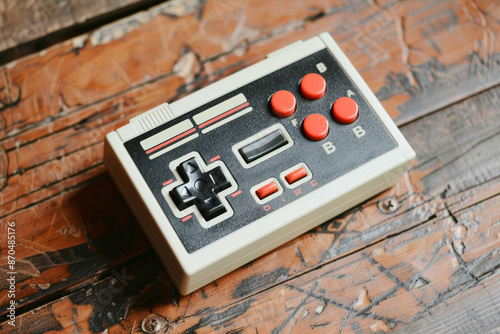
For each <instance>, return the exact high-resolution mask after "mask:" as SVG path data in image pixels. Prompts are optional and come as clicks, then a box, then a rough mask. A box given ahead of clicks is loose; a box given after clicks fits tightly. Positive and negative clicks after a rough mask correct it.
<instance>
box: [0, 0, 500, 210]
mask: <svg viewBox="0 0 500 334" xmlns="http://www.w3.org/2000/svg"><path fill="white" fill-rule="evenodd" d="M216 4H217V3H215V4H212V3H211V2H209V3H208V4H206V6H205V7H203V6H202V5H201V4H199V3H198V2H196V1H186V2H172V3H167V4H165V5H162V6H159V7H155V8H154V9H152V10H151V11H149V12H146V13H141V14H138V15H135V16H133V17H131V18H129V19H126V20H124V21H123V22H120V23H116V24H114V25H111V26H108V27H105V28H102V29H100V30H98V31H95V32H94V33H92V34H91V35H84V36H82V37H81V38H78V39H75V40H73V41H72V42H71V43H69V44H66V45H60V46H58V47H54V48H52V49H51V50H49V51H46V52H45V53H44V54H42V55H40V56H36V57H29V58H27V59H25V60H22V61H20V62H19V63H14V64H11V65H9V66H8V67H7V68H5V69H4V70H3V75H2V76H1V77H0V79H1V80H2V84H1V85H0V87H2V88H3V89H2V94H0V96H4V98H3V99H1V100H0V101H3V102H1V103H2V107H0V109H3V111H2V114H1V116H2V117H0V120H1V122H0V133H2V136H3V139H2V140H1V142H0V143H1V145H2V147H3V151H1V156H2V157H3V158H2V161H4V163H3V164H1V166H2V168H1V169H0V172H3V174H1V175H0V181H1V183H2V184H3V185H4V187H5V189H4V190H3V191H2V196H1V201H0V216H1V217H5V216H6V215H8V214H12V213H13V212H15V211H16V210H19V209H22V208H24V207H26V205H29V204H30V203H33V202H35V203H36V202H38V201H40V200H42V199H43V196H45V195H44V194H47V195H49V194H54V193H55V192H57V189H56V190H54V191H47V190H46V189H44V186H46V185H49V186H48V187H49V188H57V186H56V185H54V183H59V184H60V182H61V178H63V179H67V178H71V177H72V176H75V175H78V174H79V173H81V172H82V171H83V170H87V169H88V168H93V167H95V166H97V165H98V164H99V163H100V161H99V159H98V158H97V157H96V153H97V146H96V145H99V144H98V143H99V142H100V141H101V140H102V138H103V136H104V134H105V133H106V132H107V131H109V130H110V129H113V128H116V127H118V126H120V125H122V124H124V122H125V121H126V119H127V118H128V117H130V116H133V115H136V114H138V113H140V112H141V111H144V110H146V109H148V108H150V107H152V106H154V105H156V104H159V103H161V102H163V101H164V100H165V99H168V100H171V99H175V98H178V97H179V95H183V94H185V93H186V91H191V90H194V89H196V88H198V87H199V86H200V85H204V84H206V83H207V81H212V80H215V79H217V78H219V77H221V76H225V75H227V74H228V73H231V72H232V71H234V70H235V68H234V67H232V66H233V64H235V63H236V64H237V65H236V68H239V67H241V66H243V65H244V64H249V63H251V62H254V61H256V60H257V59H260V58H262V55H264V54H266V53H267V52H269V51H271V50H273V49H274V48H276V47H277V46H280V45H285V44H286V43H289V42H290V40H292V39H296V38H306V37H308V36H310V35H311V34H315V33H317V32H319V31H321V30H324V29H325V26H326V25H331V24H332V23H335V30H334V31H333V34H334V36H336V37H337V38H338V39H339V42H340V43H341V45H342V46H343V47H344V49H345V50H346V51H347V53H348V55H350V56H351V58H352V60H353V62H354V64H355V65H356V66H357V67H358V68H361V70H362V72H363V74H364V75H365V77H367V80H368V81H369V83H370V85H371V86H372V87H373V88H374V89H375V90H379V91H380V90H381V89H382V88H381V86H380V85H383V83H380V84H377V82H376V80H379V79H380V78H382V77H384V76H387V75H389V74H388V73H389V72H387V66H382V67H381V66H378V65H377V66H375V65H376V64H375V63H374V64H373V66H368V65H367V59H369V57H368V56H367V54H366V53H364V52H365V51H362V50H361V49H360V48H356V45H357V44H359V43H360V41H363V40H364V39H361V38H360V37H359V36H358V35H359V34H362V32H359V34H356V35H354V36H352V35H348V36H344V35H343V33H342V29H343V27H344V25H342V26H337V23H336V22H337V21H338V20H345V19H346V18H345V17H349V16H350V17H351V19H352V20H354V21H356V20H358V21H359V22H363V24H368V23H369V22H372V21H370V20H375V23H373V25H377V24H381V25H382V26H381V27H379V28H380V29H375V30H376V31H377V32H378V34H380V36H379V35H377V36H378V37H377V38H380V39H381V40H382V39H383V38H386V36H387V34H389V31H386V29H389V28H388V27H391V25H390V24H388V22H392V21H391V20H390V19H391V18H392V19H395V14H394V13H400V14H401V15H403V14H404V13H406V12H408V14H405V15H409V16H410V17H413V16H412V15H415V13H420V12H422V13H428V11H429V10H431V9H432V8H434V7H432V5H429V3H426V2H423V3H421V4H419V5H415V4H412V5H411V6H410V5H409V4H408V6H410V7H409V8H406V7H403V5H400V6H398V7H395V8H392V7H388V9H386V10H387V11H388V12H389V13H393V14H394V15H393V16H388V17H387V18H386V19H387V22H386V21H381V18H380V17H379V16H378V15H375V13H378V12H376V11H375V9H376V8H374V7H370V6H371V5H367V4H365V3H354V5H352V4H351V5H347V4H345V3H340V4H338V3H336V2H333V5H332V6H333V7H321V6H320V7H318V9H317V10H319V11H320V12H319V13H322V12H324V13H327V14H328V15H326V14H325V15H323V16H321V15H320V18H316V19H315V20H312V19H311V18H310V17H311V15H313V14H314V13H315V12H311V10H310V9H309V10H304V11H303V12H301V13H303V14H298V13H295V14H293V15H294V16H293V19H294V20H296V21H297V22H298V23H297V26H298V27H302V28H303V29H305V30H303V31H297V30H292V31H291V32H289V33H287V34H284V33H279V31H280V30H279V29H282V25H280V22H281V23H282V24H284V23H283V22H284V21H286V19H287V18H290V17H289V16H290V15H292V12H288V13H287V14H286V13H282V14H279V13H275V14H274V15H278V16H277V17H276V18H275V19H276V20H275V21H273V22H275V23H274V25H276V26H273V27H272V28H273V29H277V31H278V33H276V32H274V33H273V34H272V35H271V36H268V35H269V34H270V32H269V29H270V27H268V26H267V25H266V22H262V21H259V20H257V21H256V22H253V21H251V22H253V23H252V26H259V25H260V26H262V28H261V29H264V30H263V32H259V31H257V30H258V29H257V30H255V31H254V33H253V35H252V34H251V33H250V30H248V29H243V28H241V30H242V32H241V33H240V34H239V35H238V36H237V37H234V36H228V35H227V34H228V32H226V30H225V29H223V31H216V32H214V31H212V30H213V28H209V30H208V31H204V32H203V33H200V32H199V31H200V29H201V30H202V31H203V29H202V28H203V27H206V26H207V25H208V24H209V23H211V24H212V23H214V22H215V23H217V22H219V24H226V22H225V21H224V22H221V18H222V17H225V15H226V14H227V15H229V14H231V15H232V14H234V15H236V14H238V15H240V16H245V17H246V16H249V17H250V18H251V19H252V20H256V18H255V17H254V16H255V15H257V14H255V13H253V12H251V11H250V9H249V8H246V7H244V6H243V5H242V4H239V3H234V4H233V5H234V6H229V8H227V7H223V8H224V9H221V7H220V6H217V5H216ZM335 5H338V6H340V7H335ZM318 6H319V5H318ZM367 6H368V7H367ZM419 6H423V7H422V8H420V7H419ZM439 6H440V7H439V10H441V9H442V7H443V6H444V7H443V8H447V11H448V12H449V11H453V10H454V8H455V7H454V6H455V4H453V6H452V4H451V3H449V2H446V1H445V2H442V3H440V4H439ZM446 6H452V7H446ZM481 6H482V7H481V8H483V7H485V6H486V7H485V8H488V9H492V10H491V12H492V14H491V15H493V16H494V15H496V14H495V13H496V12H497V11H495V10H494V9H495V8H496V7H492V6H493V5H492V4H491V3H486V2H485V3H482V5H481ZM384 8H385V7H384ZM202 9H203V16H202V17H201V21H200V20H199V19H198V14H199V13H200V12H201V10H202ZM247 11H250V12H247ZM280 13H281V12H280ZM460 13H461V11H460ZM316 14H318V13H316ZM316 14H314V15H316ZM280 15H284V16H280ZM286 15H288V16H286ZM300 15H303V16H300ZM314 15H313V16H314ZM374 15H375V16H374ZM457 15H458V14H457ZM491 15H490V16H491ZM467 18H468V16H466V17H460V19H457V20H455V21H454V22H455V23H454V24H456V25H459V23H460V22H462V23H463V24H466V25H468V24H470V22H469V21H467ZM153 22H154V23H153ZM294 22H295V21H294ZM300 22H302V23H300ZM339 22H341V21H339ZM382 22H385V23H384V24H382ZM431 23H432V24H435V22H434V21H432V22H431ZM431 23H429V24H431ZM227 24H229V23H227ZM231 24H232V25H233V26H232V27H233V28H235V26H234V24H236V23H234V22H233V23H231ZM432 24H431V26H430V27H427V30H429V31H434V30H435V29H434V28H432V29H431V27H433V25H432ZM167 25H168V27H169V29H171V30H169V31H175V37H174V35H168V34H167V35H165V33H164V31H165V29H166V28H165V29H164V28H163V27H166V26H167ZM211 26H212V25H211ZM452 26H453V27H455V25H452ZM418 27H419V29H423V27H422V26H421V25H419V26H418ZM134 28H135V29H134ZM306 28H307V29H306ZM338 29H340V30H338ZM419 29H417V28H415V31H413V32H412V34H411V36H413V35H414V34H417V35H418V33H419V31H420V30H419ZM427 30H425V31H427ZM439 31H440V33H441V34H442V33H444V32H443V30H439ZM207 33H210V34H215V33H217V34H218V35H220V36H218V38H217V39H216V40H217V41H218V44H217V43H215V42H214V41H213V40H212V39H210V40H209V39H207V38H205V39H203V38H202V37H203V34H207ZM221 34H222V35H221ZM266 34H267V35H266ZM254 35H255V36H254ZM116 36H122V39H125V41H126V42H125V43H121V39H117V37H116ZM145 36H147V37H145ZM251 36H254V37H252V38H251ZM259 36H261V37H260V38H261V39H260V40H259V39H258V38H259ZM262 36H263V37H262ZM425 36H430V35H429V33H427V32H426V33H425ZM234 38H236V40H234V41H233V40H231V39H234ZM429 38H430V37H429ZM158 40H165V43H164V44H162V46H161V47H158V43H157V41H158ZM415 40H416V41H418V42H419V43H420V42H421V40H420V39H418V38H417V39H415ZM427 42H429V43H430V39H427ZM227 43H230V44H227ZM245 43H246V44H245ZM471 43H472V42H471ZM242 45H247V48H246V50H243V51H242ZM466 46H467V45H466ZM466 46H464V45H462V44H460V50H462V51H463V50H464V47H465V50H466V49H467V47H466ZM470 46H471V49H470V50H468V51H467V50H466V51H467V52H473V51H472V50H473V49H472V44H470ZM454 48H458V45H456V46H455V47H454ZM129 49H132V50H134V52H132V53H131V52H129ZM387 50H392V51H391V52H392V53H391V54H396V51H397V48H395V49H390V48H389V47H388V48H387ZM453 50H454V49H453ZM366 52H368V51H366ZM457 52H458V51H457ZM467 52H465V53H467ZM494 54H495V53H494V52H493V51H492V54H491V55H490V56H491V57H494ZM443 57H445V56H443ZM110 59H111V60H112V62H111V64H112V66H110ZM395 59H398V57H391V58H390V59H388V60H387V61H388V62H389V61H395ZM377 61H378V60H377ZM377 64H378V63H377ZM450 64H451V65H450V66H452V67H453V68H455V67H457V66H458V67H459V68H463V66H462V65H463V64H462V65H460V64H457V63H453V62H451V63H450ZM386 65H388V64H386ZM92 69H94V70H92ZM372 72H373V73H372ZM369 73H372V74H369ZM375 73H378V74H377V75H375ZM468 73H469V72H468ZM492 73H493V72H492ZM476 74H477V73H476ZM476 74H473V75H476ZM471 75H472V74H471ZM436 76H437V74H436ZM448 77H450V76H448ZM451 77H453V75H452V76H451ZM480 77H481V78H482V77H483V76H482V75H480ZM498 77H500V76H498ZM33 82H36V84H33ZM460 82H462V80H461V81H460ZM464 82H471V81H468V80H464ZM450 85H451V84H450ZM378 86H380V88H377V87H378ZM451 86H454V87H455V83H454V84H453V85H451ZM432 91H440V90H439V89H433V90H432ZM407 93H408V92H406V93H401V94H403V95H405V94H407ZM384 94H385V93H384ZM398 94H399V93H398ZM403 95H398V96H400V97H401V96H403ZM452 95H453V94H451V95H450V94H448V93H447V94H444V95H443V96H444V97H445V98H446V99H447V98H448V97H450V96H452ZM384 96H385V97H387V96H386V95H384ZM384 96H381V97H382V98H385V97H384ZM454 98H458V97H457V96H455V97H454ZM398 99H400V98H396V100H398ZM429 101H430V100H429ZM433 101H434V100H433ZM443 101H445V100H439V101H434V102H435V105H434V107H433V108H431V109H429V110H427V111H430V110H433V109H435V108H437V107H439V106H440V105H441V104H442V103H445V102H443ZM426 103H427V102H426ZM385 105H386V107H387V108H388V110H389V111H390V112H391V111H392V113H393V116H394V117H396V114H395V113H398V111H397V110H396V109H395V107H394V105H392V104H391V102H389V101H388V100H387V101H386V102H385ZM424 109H425V108H424ZM424 109H422V110H424ZM422 110H421V111H422ZM419 112H420V111H419ZM411 115H413V116H411V117H417V116H418V115H420V114H418V113H414V112H413V111H412V112H411ZM408 117H410V116H408ZM398 119H400V120H401V118H398ZM90 147H93V153H92V154H91V157H90V158H87V159H85V163H83V164H80V165H79V164H77V163H70V164H65V163H62V162H61V161H62V157H68V160H71V159H73V161H75V162H77V161H81V160H80V159H81V156H82V154H84V152H88V151H89V148H90ZM54 168H55V169H56V170H57V171H58V173H54V172H53V171H54ZM59 191H60V190H59Z"/></svg>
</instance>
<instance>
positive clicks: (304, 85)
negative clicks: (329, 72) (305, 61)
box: [300, 73, 326, 100]
mask: <svg viewBox="0 0 500 334" xmlns="http://www.w3.org/2000/svg"><path fill="white" fill-rule="evenodd" d="M300 92H301V93H302V96H304V97H305V98H306V99H309V100H317V99H320V98H322V97H323V95H325V92H326V81H325V79H323V77H322V76H321V75H319V74H317V73H309V74H307V75H306V76H305V77H303V78H302V80H301V81H300Z"/></svg>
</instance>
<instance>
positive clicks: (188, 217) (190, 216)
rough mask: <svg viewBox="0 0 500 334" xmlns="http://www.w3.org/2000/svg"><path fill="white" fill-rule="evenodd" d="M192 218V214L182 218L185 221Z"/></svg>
mask: <svg viewBox="0 0 500 334" xmlns="http://www.w3.org/2000/svg"><path fill="white" fill-rule="evenodd" d="M191 218H193V216H192V215H189V216H186V217H184V218H182V222H185V221H186V220H189V219H191Z"/></svg>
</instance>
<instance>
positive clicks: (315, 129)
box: [302, 114, 330, 141]
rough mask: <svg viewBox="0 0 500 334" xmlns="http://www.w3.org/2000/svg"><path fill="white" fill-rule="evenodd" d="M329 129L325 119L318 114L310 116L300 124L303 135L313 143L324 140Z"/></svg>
mask: <svg viewBox="0 0 500 334" xmlns="http://www.w3.org/2000/svg"><path fill="white" fill-rule="evenodd" d="M329 127H330V126H329V125H328V120H327V119H326V117H325V116H323V115H320V114H311V115H309V116H307V117H306V119H305V120H304V122H303V123H302V129H303V131H304V135H305V136H306V137H307V138H309V139H311V140H314V141H319V140H322V139H324V138H325V137H326V135H327V134H328V129H329Z"/></svg>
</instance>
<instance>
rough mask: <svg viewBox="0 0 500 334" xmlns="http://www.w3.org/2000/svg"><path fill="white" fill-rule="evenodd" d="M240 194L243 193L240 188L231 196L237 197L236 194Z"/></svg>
mask: <svg viewBox="0 0 500 334" xmlns="http://www.w3.org/2000/svg"><path fill="white" fill-rule="evenodd" d="M239 194H241V190H238V191H237V192H235V193H234V194H232V195H231V196H233V197H236V196H238V195H239Z"/></svg>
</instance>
